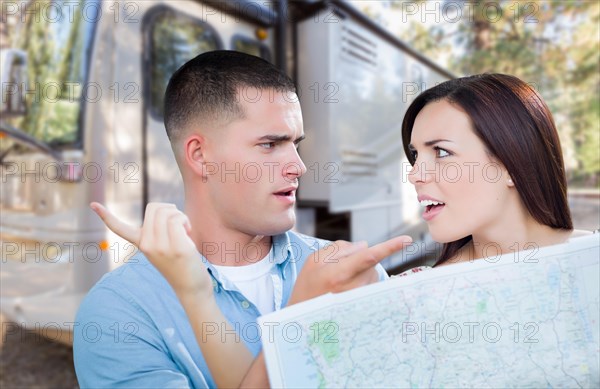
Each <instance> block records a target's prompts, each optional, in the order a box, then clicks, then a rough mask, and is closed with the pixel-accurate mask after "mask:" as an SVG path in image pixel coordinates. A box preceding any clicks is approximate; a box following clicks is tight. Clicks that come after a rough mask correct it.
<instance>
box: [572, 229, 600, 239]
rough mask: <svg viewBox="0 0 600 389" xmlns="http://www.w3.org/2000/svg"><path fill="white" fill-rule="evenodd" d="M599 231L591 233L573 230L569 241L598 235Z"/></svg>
mask: <svg viewBox="0 0 600 389" xmlns="http://www.w3.org/2000/svg"><path fill="white" fill-rule="evenodd" d="M598 231H600V230H594V231H589V230H573V231H572V232H571V236H569V239H573V238H579V237H581V236H587V235H592V234H598Z"/></svg>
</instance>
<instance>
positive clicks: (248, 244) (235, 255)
mask: <svg viewBox="0 0 600 389" xmlns="http://www.w3.org/2000/svg"><path fill="white" fill-rule="evenodd" d="M186 214H187V216H188V217H189V219H190V223H191V225H192V233H191V235H190V237H191V238H192V240H193V241H194V243H195V244H196V248H197V249H198V251H199V252H200V253H201V254H202V255H203V256H204V257H205V258H206V259H207V260H208V261H209V262H210V263H213V264H215V265H221V266H245V265H250V264H252V263H256V262H258V261H260V260H261V259H263V258H264V257H266V256H267V255H268V254H269V251H270V250H271V237H270V236H263V235H249V234H246V233H244V232H241V231H236V230H232V229H230V228H227V227H225V226H223V225H222V224H220V223H219V222H218V221H216V220H215V221H213V220H210V217H207V216H208V215H207V213H202V212H198V214H194V211H191V212H190V213H188V212H186ZM200 215H202V216H200Z"/></svg>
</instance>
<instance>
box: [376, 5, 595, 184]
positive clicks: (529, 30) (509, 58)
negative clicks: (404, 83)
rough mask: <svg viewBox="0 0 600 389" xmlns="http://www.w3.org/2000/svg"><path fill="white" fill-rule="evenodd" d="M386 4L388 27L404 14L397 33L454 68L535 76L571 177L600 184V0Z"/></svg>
mask: <svg viewBox="0 0 600 389" xmlns="http://www.w3.org/2000/svg"><path fill="white" fill-rule="evenodd" d="M387 7H388V9H386V10H385V11H384V12H382V13H383V14H386V15H388V21H387V24H388V26H387V27H390V26H391V25H392V24H394V22H397V21H398V20H402V21H403V22H405V21H406V23H402V26H401V27H400V28H399V31H398V35H399V37H400V38H401V39H402V40H404V41H406V42H407V43H408V44H410V45H411V46H413V47H414V48H415V49H417V50H418V51H420V52H422V53H423V54H425V55H426V56H428V57H430V58H432V59H434V60H439V59H440V58H442V59H444V58H445V59H446V60H447V64H445V66H446V67H447V68H448V69H449V70H450V71H452V72H454V73H455V74H457V75H460V74H476V73H483V72H500V73H509V74H514V75H516V76H517V77H520V78H522V79H524V80H526V81H527V82H529V83H531V84H532V85H533V86H534V87H535V88H536V89H537V90H538V91H539V92H540V93H541V94H542V96H543V97H544V99H545V100H546V102H547V103H548V105H549V107H550V109H551V110H552V112H553V114H554V116H555V119H556V122H557V126H558V128H559V133H560V135H561V140H562V143H563V149H564V153H565V157H566V158H565V159H566V165H567V169H568V171H569V175H570V177H571V179H573V180H575V181H577V182H585V184H586V185H587V186H595V187H597V186H598V185H599V184H600V61H599V60H600V32H599V26H600V3H598V2H597V1H557V0H551V1H541V2H537V1H514V0H511V1H506V0H499V1H498V0H497V1H487V0H470V1H462V0H461V1H457V0H452V1H449V0H446V1H437V2H432V1H389V2H387ZM436 13H437V14H436ZM390 15H393V16H390ZM407 16H409V17H407ZM394 19H395V21H394ZM442 65H444V64H442Z"/></svg>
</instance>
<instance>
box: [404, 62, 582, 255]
mask: <svg viewBox="0 0 600 389" xmlns="http://www.w3.org/2000/svg"><path fill="white" fill-rule="evenodd" d="M402 140H403V143H404V150H405V152H406V155H407V157H408V160H409V162H410V163H411V164H412V165H413V169H412V171H411V172H410V174H409V180H410V182H411V183H412V184H413V185H414V186H415V189H416V191H417V195H418V198H419V201H420V202H421V204H424V205H426V208H425V212H424V214H423V218H424V219H425V220H426V222H427V224H428V227H429V232H430V233H431V235H432V237H433V239H434V240H435V241H437V242H440V243H444V247H443V250H442V253H441V256H440V258H439V260H438V261H437V263H436V265H445V264H448V263H454V262H461V261H466V260H472V259H475V258H485V257H486V256H496V255H497V254H505V253H509V252H515V251H520V250H523V249H528V248H529V249H530V248H534V247H539V246H547V245H551V244H557V243H562V242H565V241H566V240H568V239H569V238H570V237H572V236H576V235H581V234H585V232H583V231H573V223H572V221H571V213H570V211H569V206H568V203H567V182H566V177H565V171H564V166H563V158H562V152H561V148H560V141H559V138H558V133H557V131H556V128H555V126H554V122H553V120H552V115H551V114H550V111H549V110H548V107H547V106H546V104H545V103H544V101H543V100H542V98H541V97H540V96H539V94H538V93H537V92H536V91H535V90H534V89H533V88H532V87H530V86H529V85H528V84H526V83H525V82H523V81H521V80H519V79H518V78H516V77H513V76H509V75H503V74H484V75H477V76H471V77H464V78H459V79H454V80H450V81H447V82H445V83H442V84H440V85H437V86H435V87H433V88H431V89H429V90H427V91H425V92H423V93H422V94H421V95H420V96H418V97H417V98H416V99H415V100H414V102H413V103H412V104H411V105H410V107H409V108H408V111H407V112H406V115H405V117H404V122H403V124H402Z"/></svg>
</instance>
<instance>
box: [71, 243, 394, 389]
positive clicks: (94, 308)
mask: <svg viewBox="0 0 600 389" xmlns="http://www.w3.org/2000/svg"><path fill="white" fill-rule="evenodd" d="M327 243H328V242H327V241H324V240H320V239H316V238H312V237H308V236H305V235H300V234H297V233H294V232H291V231H290V232H287V233H284V234H281V235H277V236H274V237H273V247H272V249H271V254H270V255H271V257H270V258H271V259H272V260H273V261H274V263H275V266H273V269H272V270H271V271H272V276H273V280H274V282H273V292H274V301H275V307H276V309H280V308H281V307H285V305H286V304H287V301H288V299H289V297H290V295H291V292H292V288H293V286H294V283H295V282H296V279H297V277H298V274H299V272H300V270H301V269H302V266H303V265H304V262H305V260H306V257H308V255H310V254H311V253H312V252H314V251H315V250H318V249H321V248H322V247H323V246H324V245H325V244H327ZM204 263H205V264H207V267H208V270H209V273H210V275H211V277H212V281H213V288H214V296H215V299H216V301H217V304H218V305H219V307H220V308H221V310H222V311H223V314H224V315H225V317H226V318H227V320H228V321H229V323H230V324H231V327H232V328H234V329H235V332H233V331H232V332H230V333H228V332H225V331H223V330H224V328H221V325H220V323H209V322H207V323H205V324H206V327H205V334H206V336H220V337H221V339H223V341H225V339H226V338H227V339H229V340H231V339H230V338H231V337H233V338H234V339H239V340H240V341H243V342H244V343H245V345H246V346H247V347H248V348H249V349H250V351H251V352H252V354H253V355H254V356H256V355H257V354H258V353H259V352H260V349H261V344H260V338H261V336H260V335H261V334H260V328H259V326H258V324H257V322H256V319H257V318H258V316H260V313H259V311H258V309H257V308H256V307H255V306H254V304H252V303H251V302H250V301H248V300H247V299H246V298H245V297H244V296H243V295H242V293H241V292H239V290H238V289H237V288H236V287H235V285H233V284H232V283H231V282H230V281H229V280H227V279H226V278H225V277H223V276H221V275H220V274H218V273H217V271H216V270H215V269H214V268H213V267H212V265H211V264H210V263H208V262H207V261H206V260H205V261H204ZM378 271H379V273H380V278H381V279H384V278H387V274H386V273H385V271H384V270H383V268H381V267H378ZM73 353H74V359H75V371H76V373H77V379H78V380H79V385H80V386H81V387H82V388H87V387H90V388H114V387H135V388H188V387H193V388H206V387H215V386H216V385H215V382H214V380H213V378H212V376H211V375H210V372H209V370H208V367H207V365H206V361H205V360H204V358H203V356H202V353H201V351H200V348H199V347H198V343H197V342H196V338H195V336H194V332H193V330H192V328H191V326H190V323H189V321H188V319H187V316H186V313H185V311H184V309H183V307H182V306H181V304H180V303H179V300H178V299H177V296H176V295H175V292H174V291H173V289H172V288H171V286H170V285H169V283H168V282H167V281H166V280H165V278H164V277H163V276H162V275H161V274H160V272H159V271H158V270H157V269H156V268H155V267H154V266H153V265H152V264H151V263H150V262H149V261H148V260H147V259H146V257H144V256H143V255H142V254H141V253H138V254H137V255H136V256H134V257H132V258H131V259H130V260H129V262H128V263H126V264H125V265H123V266H121V267H120V268H118V269H116V270H114V271H112V272H110V273H109V274H107V275H105V276H104V277H103V278H102V279H101V280H100V281H99V282H98V283H97V284H96V285H95V286H94V287H93V288H92V289H91V290H90V292H89V294H88V295H87V296H86V298H85V299H84V300H83V302H82V304H81V306H80V308H79V311H78V313H77V318H76V322H75V326H74V342H73Z"/></svg>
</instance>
